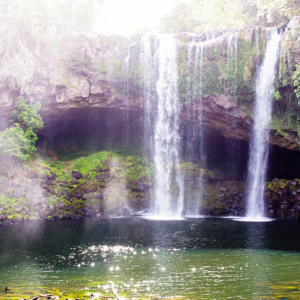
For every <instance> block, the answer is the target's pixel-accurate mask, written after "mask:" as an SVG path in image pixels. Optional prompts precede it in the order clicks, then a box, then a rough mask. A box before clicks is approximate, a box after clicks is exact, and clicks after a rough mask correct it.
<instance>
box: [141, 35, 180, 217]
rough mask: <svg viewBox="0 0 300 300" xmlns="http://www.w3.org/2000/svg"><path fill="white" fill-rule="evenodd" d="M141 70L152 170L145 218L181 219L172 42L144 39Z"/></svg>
mask: <svg viewBox="0 0 300 300" xmlns="http://www.w3.org/2000/svg"><path fill="white" fill-rule="evenodd" d="M151 45H152V49H153V50H151ZM152 53H154V54H152ZM141 66H142V82H143V93H144V97H145V101H146V102H145V114H146V115H145V142H146V143H147V145H148V148H149V149H150V156H151V157H152V160H153V163H154V167H155V175H154V177H155V182H154V187H153V190H152V210H153V214H151V215H149V216H148V218H153V219H161V220H162V219H181V213H182V210H183V191H184V185H183V177H182V175H181V172H180V169H179V168H178V167H177V168H176V166H179V164H180V145H181V139H180V134H179V105H180V103H179V97H178V86H177V84H178V77H177V46H176V41H175V39H174V38H173V37H172V36H169V35H158V36H156V37H155V40H154V41H153V37H152V44H151V37H150V36H145V37H143V38H142V40H141ZM174 191H176V192H174ZM175 194H176V195H175Z"/></svg>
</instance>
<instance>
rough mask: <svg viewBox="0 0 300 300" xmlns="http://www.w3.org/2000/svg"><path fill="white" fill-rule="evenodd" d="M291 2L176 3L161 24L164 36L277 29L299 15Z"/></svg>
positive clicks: (203, 0) (298, 8) (208, 0)
mask: <svg viewBox="0 0 300 300" xmlns="http://www.w3.org/2000/svg"><path fill="white" fill-rule="evenodd" d="M299 4H300V2H299V1H298V0H297V1H292V0H260V1H257V0H245V1H236V0H189V1H181V2H179V3H178V4H177V5H176V6H175V7H174V8H173V10H171V11H170V12H169V13H168V14H166V15H165V16H164V17H163V18H162V20H161V29H162V31H164V32H195V31H202V30H214V29H225V28H240V27H242V26H246V25H262V26H279V25H282V24H285V23H287V22H288V20H289V19H290V18H291V17H292V16H295V15H299V14H300V5H299Z"/></svg>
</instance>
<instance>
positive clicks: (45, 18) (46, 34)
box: [0, 0, 102, 93]
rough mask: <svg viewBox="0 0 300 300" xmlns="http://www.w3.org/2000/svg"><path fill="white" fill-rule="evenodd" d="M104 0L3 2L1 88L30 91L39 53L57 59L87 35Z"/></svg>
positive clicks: (15, 0)
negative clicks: (65, 49)
mask: <svg viewBox="0 0 300 300" xmlns="http://www.w3.org/2000/svg"><path fill="white" fill-rule="evenodd" d="M101 3H102V0H85V1H80V0H60V1H48V0H14V1H0V11H1V14H0V44H1V57H0V64H1V69H0V87H4V86H5V87H8V88H10V89H21V92H24V93H29V92H30V91H31V88H32V86H33V84H34V79H35V71H36V68H37V61H36V56H37V55H38V56H39V55H43V56H48V57H49V58H51V59H53V58H57V57H58V55H59V53H60V52H61V49H62V48H64V44H66V43H67V44H68V47H69V46H70V44H71V43H72V41H73V42H74V39H75V40H76V39H77V38H78V36H81V35H86V34H88V33H89V32H90V31H91V28H92V26H94V25H95V23H97V20H98V18H97V19H96V14H97V9H96V8H97V7H98V6H99V5H100V4H101Z"/></svg>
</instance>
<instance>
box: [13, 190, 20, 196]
mask: <svg viewBox="0 0 300 300" xmlns="http://www.w3.org/2000/svg"><path fill="white" fill-rule="evenodd" d="M13 195H14V197H16V198H20V197H22V190H19V189H16V190H14V191H13Z"/></svg>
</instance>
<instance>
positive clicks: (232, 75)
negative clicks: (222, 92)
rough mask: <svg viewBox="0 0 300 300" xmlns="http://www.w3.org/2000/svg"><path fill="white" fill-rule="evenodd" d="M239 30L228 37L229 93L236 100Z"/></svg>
mask: <svg viewBox="0 0 300 300" xmlns="http://www.w3.org/2000/svg"><path fill="white" fill-rule="evenodd" d="M238 34H239V33H238V32H236V33H235V34H232V35H229V36H228V37H227V72H228V75H229V78H228V82H229V87H228V93H229V95H231V96H232V97H233V99H234V100H236V89H237V82H236V74H237V38H238Z"/></svg>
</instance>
